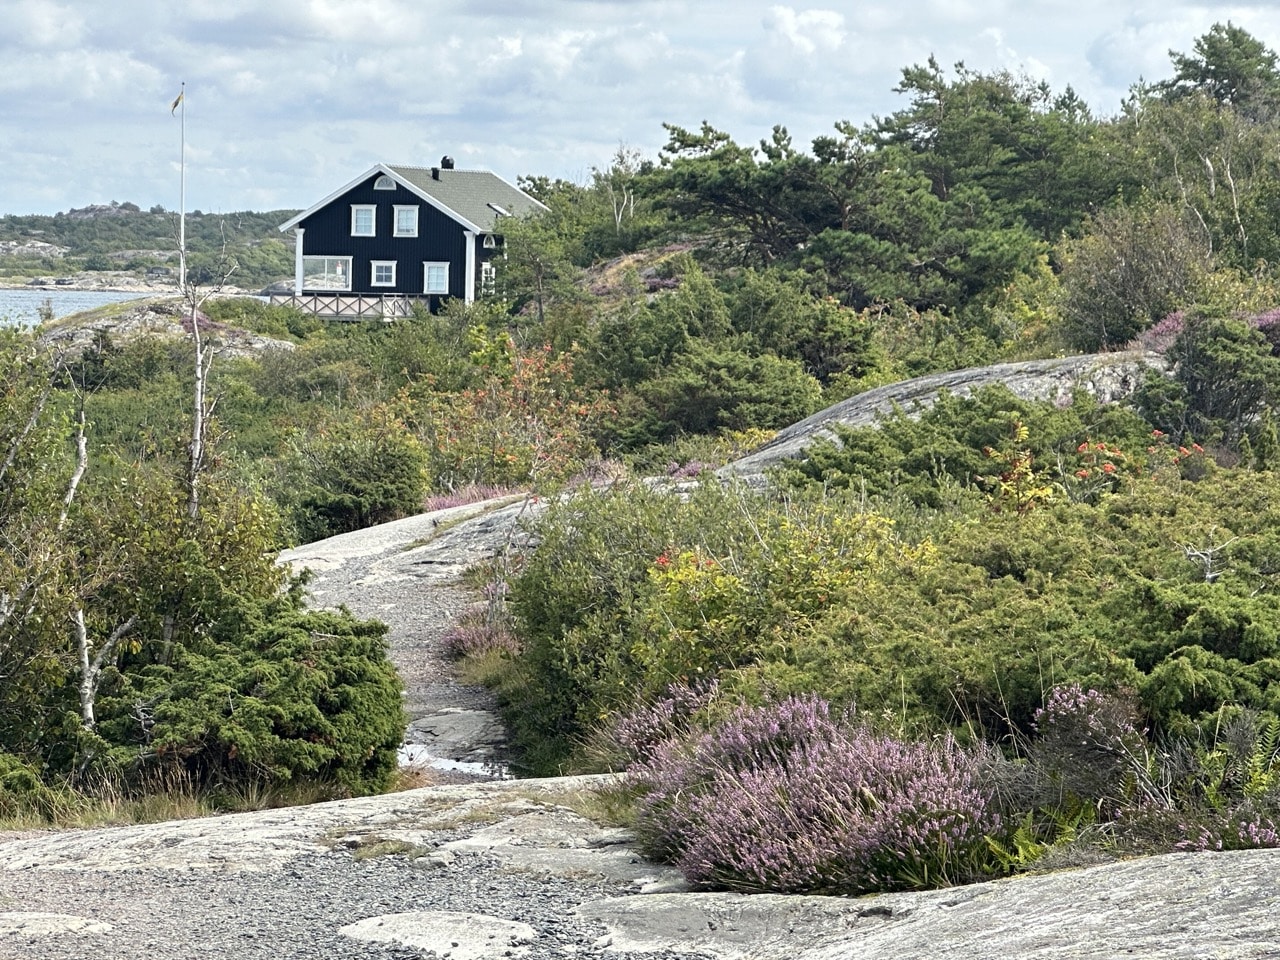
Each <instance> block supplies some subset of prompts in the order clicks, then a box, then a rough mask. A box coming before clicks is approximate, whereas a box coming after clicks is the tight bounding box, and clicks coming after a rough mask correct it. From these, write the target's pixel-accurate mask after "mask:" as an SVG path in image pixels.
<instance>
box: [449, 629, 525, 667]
mask: <svg viewBox="0 0 1280 960" xmlns="http://www.w3.org/2000/svg"><path fill="white" fill-rule="evenodd" d="M520 647H521V645H520V638H519V637H517V636H516V635H515V634H514V633H512V632H511V630H510V629H508V628H507V627H506V626H505V625H504V624H501V623H488V622H484V621H470V622H467V621H462V622H459V623H456V624H454V625H453V626H452V627H450V628H449V629H448V630H447V631H446V632H445V634H444V636H443V637H441V638H440V648H441V650H442V651H443V652H444V655H445V656H446V657H449V658H451V659H453V660H461V659H463V658H464V657H472V656H484V655H485V654H489V653H502V654H508V655H510V656H516V655H517V654H519V653H520Z"/></svg>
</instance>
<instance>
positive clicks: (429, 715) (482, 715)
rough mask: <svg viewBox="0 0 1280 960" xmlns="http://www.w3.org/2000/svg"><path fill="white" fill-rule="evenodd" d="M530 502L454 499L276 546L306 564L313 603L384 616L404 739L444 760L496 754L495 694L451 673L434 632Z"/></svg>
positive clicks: (464, 603) (491, 758)
mask: <svg viewBox="0 0 1280 960" xmlns="http://www.w3.org/2000/svg"><path fill="white" fill-rule="evenodd" d="M529 509H530V505H529V504H528V503H527V502H526V501H524V500H523V499H520V500H515V501H511V500H504V501H496V502H495V501H490V502H487V503H484V504H472V505H468V506H464V507H455V508H452V509H449V510H441V511H436V512H434V513H428V514H422V515H420V516H416V517H407V518H405V519H403V520H397V521H395V522H393V523H388V524H382V525H381V526H378V527H373V528H370V529H367V530H357V531H354V532H352V533H347V534H343V535H341V536H338V537H332V538H330V539H328V540H324V541H321V542H319V543H314V544H308V545H306V546H303V547H298V548H296V549H293V550H288V551H286V552H285V553H283V554H281V560H282V561H283V562H288V563H290V564H292V565H293V567H294V568H295V569H299V570H300V569H303V568H306V569H309V570H311V572H312V580H311V582H310V583H309V584H308V594H309V597H310V602H311V603H312V604H313V605H317V606H326V607H336V606H339V605H344V606H346V607H347V608H348V609H350V610H351V611H352V612H353V613H355V614H357V615H358V616H361V617H368V618H373V619H377V620H381V621H383V622H384V623H386V624H387V625H388V627H389V630H388V634H387V639H388V642H389V645H390V657H391V659H392V661H393V662H394V663H395V665H396V668H397V670H399V672H400V676H401V678H402V679H403V681H404V684H405V711H406V713H407V714H408V716H409V720H410V730H409V740H410V742H412V743H418V744H425V745H427V746H429V748H430V750H431V752H432V754H433V755H434V756H436V757H438V758H441V759H442V760H446V761H462V762H463V763H468V764H470V763H474V764H477V765H481V766H482V765H484V764H493V763H495V762H501V760H502V759H503V756H502V750H503V741H504V737H503V734H502V731H501V728H500V726H499V724H498V721H497V719H496V713H495V707H496V705H495V703H494V699H493V696H492V695H491V694H490V692H489V691H488V690H486V689H485V688H483V687H477V686H466V685H463V684H460V683H459V682H458V680H457V677H456V673H455V671H454V668H453V665H452V663H450V662H449V661H448V660H447V659H446V658H445V657H444V656H443V655H442V654H441V638H442V637H443V636H444V634H445V632H446V631H447V630H448V629H449V628H450V627H451V626H452V625H453V624H454V623H455V622H456V621H457V619H458V617H459V616H460V615H461V614H462V613H463V612H464V611H465V610H466V609H467V608H468V607H469V606H470V605H471V604H473V603H475V602H477V601H478V600H479V597H478V596H477V594H476V591H474V590H473V589H471V588H469V587H467V586H465V585H464V584H463V583H462V580H461V575H462V573H463V572H464V571H465V570H466V569H467V568H468V567H470V566H472V565H473V564H475V563H478V562H480V561H483V560H487V559H490V558H492V557H493V556H495V555H496V554H498V553H500V552H501V551H503V550H504V549H505V548H506V547H507V546H508V545H509V544H510V543H511V542H512V541H513V540H516V539H518V538H519V536H520V532H521V520H522V519H523V518H524V517H525V516H526V515H527V513H528V511H529Z"/></svg>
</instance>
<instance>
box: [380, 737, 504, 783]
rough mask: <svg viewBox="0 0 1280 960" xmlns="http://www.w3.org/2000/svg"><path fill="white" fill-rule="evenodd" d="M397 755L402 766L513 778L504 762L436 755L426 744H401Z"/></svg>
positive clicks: (475, 775)
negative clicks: (478, 760) (457, 758)
mask: <svg viewBox="0 0 1280 960" xmlns="http://www.w3.org/2000/svg"><path fill="white" fill-rule="evenodd" d="M399 757H400V766H402V767H426V768H427V769H430V770H446V771H448V772H450V773H465V774H469V775H470V776H473V777H488V778H489V779H491V780H511V779H513V777H512V775H511V769H510V768H509V767H508V766H507V765H506V764H505V763H499V762H497V761H495V760H486V761H483V762H473V761H468V760H450V759H449V758H448V757H437V756H436V755H435V754H433V753H432V752H431V749H430V748H429V747H428V746H427V745H426V744H422V743H404V744H401V745H400V752H399Z"/></svg>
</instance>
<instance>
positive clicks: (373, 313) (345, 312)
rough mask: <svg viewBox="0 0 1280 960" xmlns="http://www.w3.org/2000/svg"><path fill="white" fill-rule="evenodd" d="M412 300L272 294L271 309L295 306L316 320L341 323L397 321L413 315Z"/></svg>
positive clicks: (387, 297) (359, 296) (362, 296)
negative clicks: (341, 321)
mask: <svg viewBox="0 0 1280 960" xmlns="http://www.w3.org/2000/svg"><path fill="white" fill-rule="evenodd" d="M413 303H414V301H413V299H412V298H411V297H393V296H367V295H363V294H349V293H304V294H292V293H273V294H272V295H271V304H272V306H286V307H296V308H297V309H299V310H302V311H304V312H306V313H311V314H315V315H316V316H317V317H334V318H336V319H338V320H398V319H401V318H403V317H411V316H413Z"/></svg>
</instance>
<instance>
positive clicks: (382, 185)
mask: <svg viewBox="0 0 1280 960" xmlns="http://www.w3.org/2000/svg"><path fill="white" fill-rule="evenodd" d="M395 188H396V182H395V181H394V180H392V179H391V178H390V177H388V176H387V175H386V174H385V173H384V174H383V175H382V176H380V177H379V178H378V179H377V180H375V181H373V189H375V190H394V189H395Z"/></svg>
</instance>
